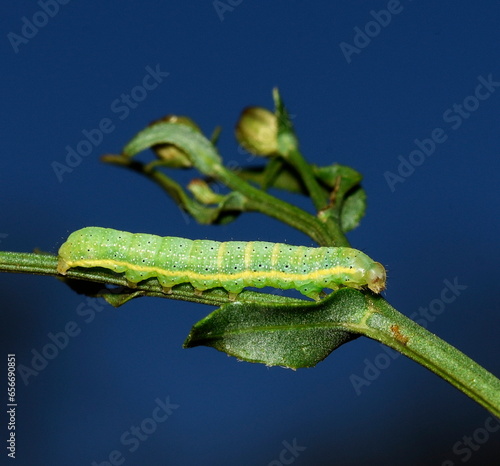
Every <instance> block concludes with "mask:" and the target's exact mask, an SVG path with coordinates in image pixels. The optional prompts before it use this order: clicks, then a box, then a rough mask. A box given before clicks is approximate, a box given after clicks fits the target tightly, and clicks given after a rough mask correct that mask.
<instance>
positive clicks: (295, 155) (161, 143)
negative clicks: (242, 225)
mask: <svg viewBox="0 0 500 466" xmlns="http://www.w3.org/2000/svg"><path fill="white" fill-rule="evenodd" d="M273 97H274V102H275V111H274V116H273V114H272V113H271V112H269V111H267V110H264V109H255V108H253V109H252V110H251V111H250V112H249V111H248V110H247V111H246V113H244V114H243V116H242V119H241V120H240V125H239V126H237V127H238V128H239V129H238V130H237V133H238V137H239V138H240V140H241V141H242V143H243V142H244V144H245V145H246V147H248V148H251V149H252V151H253V152H254V153H257V154H258V155H262V156H264V157H262V158H260V159H259V160H260V161H262V164H261V165H259V166H252V167H244V166H241V167H238V168H237V169H234V168H233V169H229V168H228V167H226V166H225V165H224V163H223V159H222V157H221V156H220V154H219V153H218V151H217V149H216V147H215V142H216V140H217V139H218V137H219V131H218V130H216V131H215V132H214V135H213V136H212V137H211V138H210V139H208V138H206V137H205V136H204V135H203V134H202V133H201V132H200V130H199V128H198V127H197V125H196V124H195V123H194V122H193V121H192V120H190V119H188V118H186V117H175V116H169V117H168V118H166V119H162V120H159V121H157V122H154V123H153V124H152V125H150V126H149V127H147V128H145V129H144V130H143V131H141V132H139V133H138V134H137V135H136V136H135V137H134V138H132V140H131V141H130V142H129V143H128V144H127V145H126V146H125V148H124V149H123V151H122V153H121V154H118V155H116V154H108V155H105V156H103V158H102V160H103V161H105V162H107V163H111V164H114V165H117V166H121V167H123V168H127V169H130V170H133V171H135V172H137V173H140V174H142V175H144V176H146V177H147V178H149V179H150V180H151V181H153V182H155V183H156V184H158V185H159V186H160V187H161V188H162V189H164V190H165V192H167V193H168V194H169V195H170V196H171V197H172V199H173V200H174V201H175V202H176V203H177V204H178V205H179V207H180V208H181V209H183V210H184V211H185V212H187V213H188V214H189V215H191V216H192V217H193V218H194V219H195V220H197V221H198V222H200V223H202V224H219V223H227V222H230V221H234V220H235V219H237V217H238V216H239V215H241V214H242V213H244V212H260V213H262V214H264V215H268V216H270V217H273V218H275V219H277V220H279V221H282V222H283V223H285V224H287V225H289V226H291V227H293V228H296V229H298V230H299V231H302V232H303V233H305V234H306V235H308V236H309V237H310V238H311V239H312V240H313V241H315V242H316V243H318V245H320V246H349V242H348V241H347V238H346V237H345V233H346V232H348V231H350V230H352V229H354V228H356V227H357V226H358V225H359V223H360V220H361V218H362V217H363V215H364V213H365V209H366V194H365V192H364V190H363V188H362V187H361V184H360V183H361V175H360V174H359V173H358V172H356V171H355V170H354V169H352V168H350V167H347V166H344V165H339V164H330V165H327V166H324V167H317V166H314V165H311V164H309V163H307V162H306V160H305V159H304V157H303V156H302V154H301V152H300V151H299V144H298V140H297V137H296V134H295V132H294V129H293V124H292V121H291V119H290V117H289V114H288V112H287V110H286V108H285V106H284V104H283V101H282V99H281V97H280V95H279V93H278V91H277V90H275V91H274V93H273ZM241 125H243V126H241ZM266 125H269V126H268V127H266ZM273 135H275V137H276V141H272V140H269V138H270V137H272V136H273ZM252 138H254V140H252ZM145 149H151V150H152V153H153V154H154V156H155V158H154V160H152V161H150V162H143V161H141V160H139V159H138V157H137V155H138V154H139V153H140V152H142V151H143V150H145ZM186 168H188V169H192V170H196V171H197V173H196V177H195V179H194V180H193V181H192V182H191V183H190V184H189V185H188V187H187V188H185V187H183V186H181V185H180V184H179V183H177V182H176V181H175V180H174V178H173V177H172V172H173V171H175V170H178V169H186ZM214 183H218V184H222V185H224V186H226V187H227V189H228V192H227V193H226V194H218V193H216V192H215V191H214V190H213V189H212V188H211V186H212V185H213V184H214ZM270 188H275V190H276V191H278V192H279V190H284V191H288V192H292V193H300V194H302V195H305V196H308V197H309V198H310V199H311V202H312V209H311V212H306V211H305V210H302V209H299V208H298V207H296V206H295V205H293V204H291V203H289V202H286V201H284V200H283V199H280V198H278V197H276V196H274V195H271V194H270V193H269V192H268V190H269V189H270ZM273 192H274V191H273ZM0 271H3V272H17V273H36V274H44V275H51V276H55V277H57V278H59V279H61V276H60V275H59V274H58V273H57V258H56V257H54V256H50V255H45V254H26V253H7V252H0ZM63 280H64V281H66V282H67V283H68V284H70V285H71V286H72V288H73V289H75V290H76V291H78V292H80V293H85V294H87V295H89V296H99V297H103V298H104V299H106V300H108V302H110V303H111V304H112V305H114V306H120V305H122V304H124V303H126V302H127V301H129V300H130V299H133V298H136V297H140V296H156V297H163V298H167V299H180V300H186V301H192V302H197V303H203V304H209V305H215V306H221V307H220V309H218V310H216V311H215V312H213V313H212V314H210V315H209V316H207V317H206V318H204V319H202V320H201V321H200V322H198V323H197V324H196V325H195V326H194V327H193V329H192V331H191V333H190V335H189V337H188V338H187V340H186V342H185V346H186V347H194V346H199V345H205V346H211V347H214V348H216V349H218V350H220V351H224V352H226V353H227V354H230V355H233V356H236V357H238V358H240V359H243V360H246V361H250V362H259V363H263V364H266V365H280V366H285V367H291V368H300V367H311V366H314V365H315V364H317V363H318V362H319V361H321V360H323V359H324V358H325V357H326V356H327V355H328V354H329V353H330V352H331V351H333V350H334V349H336V348H337V347H339V346H340V345H342V344H343V343H346V342H348V341H351V340H353V339H355V338H357V337H358V336H360V335H364V336H367V337H369V338H372V339H375V340H377V341H380V342H383V343H384V344H386V345H388V346H390V347H392V348H394V349H397V350H398V351H400V352H401V353H403V354H405V355H406V356H408V357H409V358H411V359H413V360H415V361H416V362H418V363H419V364H421V365H423V366H424V367H427V368H428V369H430V370H432V371H433V372H435V373H436V374H438V375H439V376H440V377H443V378H444V379H445V380H447V381H448V382H450V383H451V384H453V385H454V386H455V387H457V388H458V389H459V390H461V391H463V392H464V393H466V394H467V395H468V396H470V397H471V398H472V399H474V400H476V401H477V402H478V403H480V404H481V405H482V406H484V407H485V408H486V409H488V410H489V411H490V412H492V413H493V414H494V415H496V416H499V415H500V380H498V379H497V378H496V377H494V376H493V375H492V374H490V373H489V372H488V371H487V370H485V369H484V368H482V367H481V366H479V365H478V364H477V363H475V362H474V361H472V360H471V359H469V358H468V357H467V356H465V355H464V354H462V353H461V352H460V351H458V350H457V349H456V348H454V347H452V346H451V345H449V344H447V343H446V342H444V341H442V340H441V339H439V338H438V337H436V336H435V335H433V334H431V333H430V332H428V331H427V330H425V329H424V328H422V327H420V326H418V325H417V324H415V323H414V322H413V321H411V320H410V319H408V318H406V317H405V316H404V315H402V314H400V313H399V312H397V311H396V310H395V309H394V308H392V307H391V306H390V305H389V304H388V303H387V301H386V300H385V299H384V298H383V297H381V296H380V295H373V294H372V293H371V292H368V291H367V292H360V291H357V290H352V289H341V290H339V291H337V292H334V293H332V294H330V295H329V296H328V297H327V298H326V299H324V300H322V301H320V302H319V303H311V302H309V301H304V300H300V299H294V298H288V297H284V296H278V295H274V294H265V293H256V292H253V291H243V292H242V293H240V294H239V295H238V301H237V302H232V301H231V300H230V297H229V296H228V293H227V292H225V291H224V290H222V289H213V290H209V291H206V292H203V293H202V294H200V293H198V292H196V290H194V289H193V287H192V286H191V285H189V284H183V285H178V286H175V287H174V288H173V290H172V293H171V294H165V293H164V292H163V290H162V289H161V287H160V285H159V283H158V281H157V280H156V279H150V280H145V281H143V282H140V283H138V285H137V288H134V289H133V290H131V289H129V288H127V281H126V279H125V278H124V277H123V276H122V275H120V274H115V273H113V272H110V271H106V270H93V269H84V268H75V269H70V270H68V272H67V275H66V276H65V278H64V279H63ZM83 282H88V283H87V284H84V283H83ZM89 283H90V285H89ZM96 284H98V285H97V286H96Z"/></svg>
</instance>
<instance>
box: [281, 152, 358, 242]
mask: <svg viewBox="0 0 500 466" xmlns="http://www.w3.org/2000/svg"><path fill="white" fill-rule="evenodd" d="M284 157H285V158H286V160H287V161H288V162H289V163H290V165H292V166H293V167H294V168H295V170H296V171H297V173H299V174H300V176H301V177H302V181H303V182H304V184H305V186H306V188H307V190H308V192H309V196H310V197H311V199H312V201H313V204H314V207H315V208H316V210H317V211H318V213H321V212H323V211H325V210H326V209H327V208H328V205H329V199H328V195H326V193H325V190H324V189H323V188H322V187H321V186H320V184H319V183H318V180H317V179H316V177H315V176H314V172H313V169H312V167H311V165H310V164H309V163H307V161H306V160H305V159H304V157H303V156H302V154H301V153H300V152H299V151H298V150H297V149H291V150H290V151H288V153H287V154H285V155H284ZM318 218H319V219H320V221H321V222H322V223H323V224H324V225H325V228H326V229H327V231H328V233H329V238H330V240H329V241H328V242H326V243H319V244H320V245H321V246H344V247H348V246H349V241H348V240H347V238H346V236H345V235H344V232H343V231H342V229H341V227H340V222H335V221H334V220H333V219H332V218H331V216H321V215H320V216H319V217H318Z"/></svg>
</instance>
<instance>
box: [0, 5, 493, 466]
mask: <svg viewBox="0 0 500 466" xmlns="http://www.w3.org/2000/svg"><path fill="white" fill-rule="evenodd" d="M2 10H3V11H2V15H1V20H0V21H1V25H2V26H1V30H2V35H3V40H2V41H1V45H0V47H1V53H2V57H3V58H2V62H3V65H2V73H1V80H2V86H1V88H0V93H1V95H0V98H1V101H2V107H3V111H2V114H1V119H2V120H1V126H0V127H1V130H0V131H1V133H2V136H1V139H2V146H3V147H2V161H3V163H2V169H1V171H0V205H1V212H2V220H1V222H0V249H1V250H8V251H32V250H33V249H34V248H39V249H41V250H43V251H47V252H51V253H56V252H57V250H58V248H59V246H60V245H61V243H62V242H63V241H64V239H65V238H66V237H67V235H68V234H69V233H70V232H72V231H74V230H76V229H79V228H81V227H84V226H89V225H96V226H105V227H111V228H116V229H122V230H127V231H133V232H148V233H154V234H159V235H165V236H166V235H168V236H181V237H187V238H193V239H195V238H199V239H204V238H209V239H215V240H222V241H225V240H267V241H274V242H287V243H290V244H305V245H312V243H311V240H310V239H309V238H308V237H306V236H305V235H303V234H301V233H300V232H298V231H294V230H292V229H290V228H289V227H286V226H285V225H281V224H279V223H278V222H276V221H274V220H271V219H269V218H264V217H262V216H260V215H258V214H246V215H243V216H242V217H241V218H240V219H238V220H237V221H236V222H234V223H232V224H229V225H227V226H218V227H216V226H200V225H197V224H196V223H195V222H194V221H193V220H190V219H189V218H187V217H186V216H185V215H184V214H183V213H181V212H180V211H179V209H178V208H177V206H176V205H175V204H174V203H173V202H172V201H171V200H170V199H169V198H168V197H167V196H166V195H165V194H164V193H163V192H162V191H161V190H160V189H159V188H158V187H157V186H155V185H153V184H152V183H151V182H148V181H147V180H146V179H145V178H142V177H140V176H138V175H137V174H134V173H132V172H128V171H126V170H122V169H119V168H116V167H113V166H110V165H105V164H103V163H102V162H100V160H99V157H100V156H101V155H102V154H104V153H117V152H119V151H120V150H121V148H122V147H123V145H124V144H125V143H126V142H127V141H128V140H129V139H130V138H131V137H132V136H133V135H134V134H135V133H137V132H138V131H139V130H141V129H142V128H143V127H145V126H146V125H147V124H148V123H149V122H151V121H152V120H154V119H157V118H160V117H162V116H164V115H166V114H169V113H175V114H181V115H188V116H190V117H191V118H193V119H194V120H195V121H196V122H197V123H198V124H199V125H200V127H201V128H202V129H203V131H204V132H205V134H207V135H209V134H211V132H212V130H213V129H214V127H215V126H216V125H221V126H222V128H223V132H222V135H221V138H220V141H219V149H220V152H221V154H222V155H223V157H224V159H225V161H226V163H231V164H233V166H234V165H236V166H238V165H241V166H245V165H247V164H248V159H249V157H248V154H245V153H244V152H242V151H241V150H239V149H238V145H237V143H236V141H235V139H234V136H233V129H234V124H235V122H236V120H237V118H238V116H239V113H240V111H241V110H242V109H243V108H244V107H245V106H248V105H260V106H265V107H268V108H272V107H273V105H272V99H271V90H272V88H273V87H274V86H278V87H279V88H280V91H281V93H282V96H283V98H284V100H285V103H286V104H287V106H288V108H289V110H290V113H291V114H292V115H293V116H294V124H295V128H296V130H297V133H298V136H299V138H300V144H301V148H302V151H303V153H304V155H305V156H306V157H307V158H308V160H309V161H311V162H313V163H316V164H320V165H327V164H330V163H333V162H339V163H342V164H346V165H350V166H352V167H353V168H355V169H356V170H358V171H360V172H361V173H362V174H363V175H364V183H363V185H364V187H365V189H366V191H367V193H368V202H369V207H368V212H367V215H366V217H365V218H364V219H363V221H362V223H361V226H360V227H359V228H358V229H357V230H355V231H353V232H352V233H350V234H349V239H350V241H351V244H352V245H353V246H354V247H356V248H359V249H362V250H363V251H365V252H366V253H367V254H369V255H370V256H371V257H373V258H374V259H376V260H378V261H380V262H382V263H383V264H385V265H386V266H387V268H388V271H389V281H388V289H387V292H386V298H387V299H388V301H389V302H390V303H391V304H392V305H393V306H395V307H396V309H398V310H399V311H401V312H402V313H404V314H406V315H408V316H411V317H412V318H414V319H417V320H418V321H419V322H420V323H421V324H423V325H425V326H427V328H428V329H429V330H430V331H432V332H433V333H436V334H437V335H439V336H440V337H442V338H443V339H445V340H446V341H448V342H449V343H451V344H453V345H455V346H456V347H458V348H459V349H460V350H461V351H463V352H464V353H466V354H467V355H468V356H470V357H471V358H473V359H474V360H475V361H477V362H478V363H480V364H482V365H483V366H484V367H486V368H487V369H488V370H490V371H491V372H492V373H494V374H496V375H500V358H499V357H498V351H499V349H500V339H499V338H498V326H499V324H500V312H499V311H500V305H499V304H498V302H499V301H498V299H497V291H496V290H497V287H498V265H497V264H498V263H500V262H499V261H500V247H499V245H498V237H499V234H498V232H499V229H500V217H499V215H498V209H499V201H500V196H499V190H498V176H499V172H500V158H499V155H500V114H499V110H500V62H499V59H498V57H499V56H500V47H499V44H500V38H499V30H500V8H499V7H498V3H497V2H495V1H492V0H487V1H483V2H480V3H478V4H475V3H474V2H471V3H469V2H458V3H457V2H452V1H442V2H432V1H424V0H420V1H415V2H412V1H411V0H401V1H398V0H390V1H387V0H383V1H375V0H373V1H363V2H361V1H337V2H331V3H330V4H327V3H326V2H323V3H319V2H318V3H307V4H306V3H304V2H298V1H284V0H281V1H275V2H249V1H243V0H220V1H206V2H200V1H198V2H181V1H170V2H161V1H154V0H145V1H143V2H132V1H121V2H97V1H87V2H70V1H69V0H65V1H62V0H59V1H58V2H56V1H55V0H40V1H38V2H33V1H21V0H19V1H17V2H11V3H9V4H8V5H4V6H3V8H2ZM147 74H150V75H154V76H156V78H154V79H156V80H157V81H156V82H157V84H158V85H157V86H155V88H154V89H151V90H146V91H144V90H141V89H140V87H141V86H142V83H143V80H144V78H145V76H146V75H147ZM152 82H153V81H151V80H150V81H148V83H152ZM138 86H139V88H138ZM150 87H153V86H152V85H150ZM142 89H144V88H142ZM103 119H108V120H109V121H110V122H111V123H109V121H108V120H106V121H108V125H109V126H107V130H108V131H107V132H106V133H102V137H101V138H96V139H94V142H92V141H91V142H90V143H89V142H88V141H89V139H88V137H87V136H86V135H88V134H90V132H92V130H94V129H95V128H98V127H99V125H100V124H101V122H102V120H103ZM429 138H431V139H432V138H434V141H435V142H434V147H433V145H432V144H431V143H430V142H429V141H425V140H426V139H429ZM416 140H417V141H416ZM84 141H87V142H84ZM419 144H420V145H422V147H424V148H426V149H425V150H426V151H427V153H428V155H427V156H425V157H423V158H421V157H420V158H419V155H418V153H415V152H414V151H415V150H416V149H418V145H419ZM77 149H78V150H80V151H82V153H85V154H86V155H85V156H82V157H80V158H79V159H71V157H70V158H68V153H69V152H70V151H71V150H77ZM144 156H145V157H146V158H147V157H148V156H149V154H146V153H145V154H144ZM71 164H72V165H71ZM61 167H66V168H61ZM191 176H194V174H192V173H183V174H179V177H180V178H179V179H181V180H188V179H189V178H190V177H191ZM297 202H300V203H301V205H303V206H305V207H307V208H310V206H309V204H308V203H306V202H304V200H302V199H300V200H298V201H297ZM446 280H448V281H449V282H451V283H454V282H455V283H458V284H459V285H461V287H462V288H460V289H458V290H457V291H456V294H457V296H456V299H455V300H454V301H453V302H452V303H448V304H444V303H443V302H442V301H440V299H441V298H440V296H441V293H442V292H443V290H444V289H445V288H446V287H448V286H449V285H447V282H446ZM0 294H1V297H2V299H1V332H2V334H1V342H0V347H1V350H2V353H1V354H2V358H4V359H3V360H4V365H3V369H2V370H1V371H0V373H1V381H2V384H1V387H2V388H1V390H2V393H3V395H2V399H3V400H4V401H5V400H6V367H7V364H6V358H7V354H9V353H15V354H16V358H17V364H18V365H19V366H24V368H25V370H24V372H23V375H21V373H19V372H18V376H17V399H18V407H17V430H16V437H17V451H16V459H17V464H19V465H30V466H31V465H55V466H59V465H61V466H65V465H69V464H72V465H103V466H104V465H109V464H117V465H118V464H125V465H179V466H185V465H207V466H212V465H213V466H220V465H272V466H276V465H280V464H292V463H293V464H297V465H361V464H362V465H374V466H376V465H406V466H413V465H446V466H450V465H453V464H462V463H463V462H467V464H471V465H496V464H498V458H499V456H500V455H499V448H500V430H499V423H498V420H494V419H493V418H492V416H491V415H490V414H489V413H488V412H487V411H486V410H484V409H483V408H481V407H480V406H479V405H477V404H476V403H474V402H473V401H472V400H470V399H469V398H467V397H466V396H465V395H463V394H462V393H461V392H459V391H457V390H456V389H455V388H453V387H452V386H451V385H449V384H448V383H446V382H444V381H443V380H441V379H440V378H439V377H437V376H436V375H434V374H432V373H431V372H429V371H427V370H426V369H424V368H422V367H421V366H419V365H418V364H416V363H414V362H412V361H410V360H408V359H407V358H405V357H403V356H399V357H398V356H396V355H395V354H394V353H392V352H391V353H390V354H389V353H387V352H386V351H384V349H383V348H382V347H381V345H380V344H378V343H377V342H374V341H371V340H368V339H366V338H360V339H358V340H355V341H354V342H351V343H349V344H347V345H345V346H343V347H341V348H340V349H339V350H337V351H335V352H334V353H333V354H332V355H331V356H330V357H329V358H327V359H326V360H325V361H323V362H321V363H320V364H318V365H317V366H316V367H315V368H312V369H301V370H298V371H291V370H286V369H282V368H279V367H273V368H267V367H265V366H263V365H259V364H249V363H242V362H239V361H237V360H236V359H235V358H229V357H227V356H225V355H224V354H223V353H219V352H217V351H215V350H213V349H209V348H195V349H190V350H184V349H182V343H183V341H184V339H185V337H186V336H187V334H188V332H189V330H190V328H191V326H192V325H193V324H194V323H195V322H197V321H198V320H199V319H201V318H202V317H204V316H205V315H207V314H208V313H209V312H211V311H212V310H213V309H212V308H209V307H208V306H202V305H198V304H193V303H187V302H176V301H171V300H165V299H146V298H142V299H137V300H133V301H131V302H129V303H127V304H126V305H125V306H123V307H121V308H119V309H113V308H111V306H109V305H107V304H105V303H103V302H102V301H101V300H94V299H87V298H85V297H84V296H81V295H78V294H76V293H74V292H73V291H72V290H71V289H69V288H68V287H67V286H65V285H64V284H62V283H60V282H59V281H57V280H54V279H52V278H48V277H39V276H28V275H13V274H2V275H1V276H0ZM68 325H69V329H70V330H71V332H68ZM61 332H67V333H72V335H74V336H71V337H68V338H67V341H66V340H65V339H64V337H62V336H60V335H59V336H60V340H59V341H60V342H64V341H66V345H63V344H62V343H61V348H60V349H58V350H57V352H56V354H50V351H49V354H50V357H51V358H52V359H48V360H46V362H45V363H43V362H40V361H38V360H35V361H33V358H35V356H36V354H38V353H40V352H42V351H43V350H44V348H45V350H46V352H47V348H46V346H47V345H50V344H51V342H52V339H54V338H57V335H58V334H60V333H61ZM63 346H64V347H63ZM370 367H371V371H370V370H369V369H368V368H370ZM373 368H375V369H373ZM360 380H363V381H364V382H363V383H359V381H360ZM5 402H6V401H5ZM162 406H163V408H162ZM162 409H163V411H161V410H162ZM1 411H2V412H3V414H2V415H1V416H0V421H1V428H0V429H1V432H2V433H3V438H4V439H5V438H6V437H7V435H8V434H7V428H6V425H7V419H6V414H5V408H4V409H2V410H1ZM163 413H165V414H163ZM154 419H156V421H155V420H154ZM6 454H7V451H6V450H5V448H3V451H2V452H1V457H0V462H1V464H7V460H8V459H9V458H8V457H7V456H6ZM287 461H289V462H288V463H287Z"/></svg>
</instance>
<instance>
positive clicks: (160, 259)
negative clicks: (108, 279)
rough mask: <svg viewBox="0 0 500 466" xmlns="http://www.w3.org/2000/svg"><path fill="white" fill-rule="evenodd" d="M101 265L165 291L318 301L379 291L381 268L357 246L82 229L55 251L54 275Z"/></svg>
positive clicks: (382, 284)
mask: <svg viewBox="0 0 500 466" xmlns="http://www.w3.org/2000/svg"><path fill="white" fill-rule="evenodd" d="M73 267H102V268H105V269H109V270H112V271H114V272H116V273H124V274H125V278H126V279H127V281H128V282H129V283H130V285H131V286H134V285H135V284H137V283H139V282H141V281H143V280H146V279H148V278H152V277H155V278H157V279H158V281H159V283H160V285H161V286H162V287H163V288H164V290H165V292H166V293H169V292H171V288H172V287H173V286H175V285H178V284H180V283H191V285H193V287H194V288H195V289H196V290H198V291H200V292H201V291H203V290H207V289H210V288H216V287H222V288H224V289H225V290H227V291H228V292H229V293H230V296H231V298H232V299H235V298H236V295H237V294H238V293H240V292H241V291H242V290H243V288H245V287H246V286H253V287H257V288H262V287H264V286H270V287H274V288H279V289H290V288H293V289H296V290H298V291H300V292H301V293H302V294H304V295H306V296H308V297H310V298H313V299H316V300H318V299H319V297H320V293H321V292H322V290H323V289H324V288H329V289H334V290H335V289H338V288H340V287H342V286H347V287H351V288H358V289H361V288H363V287H365V286H366V287H368V288H369V289H370V290H372V291H373V292H375V293H380V292H381V291H382V290H384V289H385V282H386V273H385V269H384V267H383V266H382V265H381V264H380V263H378V262H374V261H373V260H372V259H370V258H369V257H368V256H367V255H366V254H364V253H363V252H361V251H358V250H357V249H351V248H343V247H319V248H310V247H305V246H290V245H287V244H281V243H267V242H262V241H251V242H243V241H228V242H223V243H220V242H217V241H209V240H189V239H184V238H176V237H170V236H167V237H160V236H155V235H149V234H143V233H128V232H124V231H117V230H112V229H110V228H100V227H87V228H83V229H81V230H78V231H75V232H74V233H72V234H71V235H70V236H69V237H68V239H67V241H66V242H65V243H64V244H63V245H62V246H61V248H60V249H59V263H58V267H57V270H58V272H59V273H61V274H63V275H64V274H66V271H67V270H68V269H70V268H73Z"/></svg>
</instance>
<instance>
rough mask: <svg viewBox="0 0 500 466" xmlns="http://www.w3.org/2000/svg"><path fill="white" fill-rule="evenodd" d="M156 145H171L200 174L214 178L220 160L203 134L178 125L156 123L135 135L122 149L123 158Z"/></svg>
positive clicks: (220, 163) (220, 162)
mask: <svg viewBox="0 0 500 466" xmlns="http://www.w3.org/2000/svg"><path fill="white" fill-rule="evenodd" d="M157 144H171V145H172V146H175V147H177V148H178V149H180V150H181V151H183V152H184V153H185V154H186V155H187V156H188V157H189V159H190V161H191V163H192V164H193V165H194V166H195V167H196V168H197V169H198V170H200V171H201V172H202V173H205V174H206V175H210V176H214V175H216V174H217V168H218V167H220V166H221V165H222V159H221V157H220V155H219V154H218V153H217V150H216V149H215V147H214V145H213V144H212V143H211V142H210V141H209V140H208V139H207V138H206V137H205V136H203V134H201V133H199V132H198V131H196V130H194V129H193V128H191V127H189V126H186V125H183V124H179V123H157V124H154V125H152V126H148V127H147V128H145V129H143V130H142V131H140V132H139V133H137V134H136V135H135V136H134V137H133V138H132V140H131V141H130V142H129V143H128V144H127V145H126V146H125V147H124V149H123V156H125V157H133V156H135V155H136V154H138V153H139V152H141V151H143V150H145V149H148V148H150V147H153V146H155V145H157Z"/></svg>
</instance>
